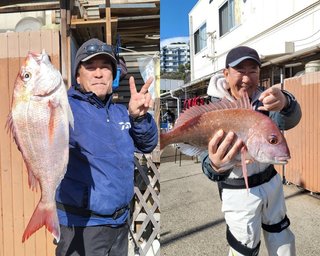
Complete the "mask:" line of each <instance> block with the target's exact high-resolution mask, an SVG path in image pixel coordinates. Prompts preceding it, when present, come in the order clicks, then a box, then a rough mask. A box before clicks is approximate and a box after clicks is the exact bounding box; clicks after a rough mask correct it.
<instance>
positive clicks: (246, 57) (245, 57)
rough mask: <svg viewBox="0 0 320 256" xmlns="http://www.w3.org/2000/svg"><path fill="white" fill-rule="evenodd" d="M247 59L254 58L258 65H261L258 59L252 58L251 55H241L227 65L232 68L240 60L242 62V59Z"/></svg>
mask: <svg viewBox="0 0 320 256" xmlns="http://www.w3.org/2000/svg"><path fill="white" fill-rule="evenodd" d="M248 59H251V60H254V61H255V62H257V64H258V65H259V66H261V63H260V61H259V60H257V59H256V58H253V57H251V56H243V57H241V58H239V59H237V60H235V61H233V62H231V63H229V64H228V67H232V68H233V67H235V66H237V65H238V64H240V62H242V61H244V60H248Z"/></svg>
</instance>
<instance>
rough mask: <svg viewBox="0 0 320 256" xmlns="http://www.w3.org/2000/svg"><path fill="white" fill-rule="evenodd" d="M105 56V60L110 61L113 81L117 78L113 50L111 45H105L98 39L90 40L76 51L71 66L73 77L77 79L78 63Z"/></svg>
mask: <svg viewBox="0 0 320 256" xmlns="http://www.w3.org/2000/svg"><path fill="white" fill-rule="evenodd" d="M97 55H105V56H106V58H108V59H110V63H111V65H112V74H113V79H115V78H116V76H117V59H116V56H115V53H114V50H113V47H112V45H109V44H106V43H104V42H102V41H100V40H99V39H96V38H92V39H90V40H88V41H86V42H84V43H83V44H82V45H81V46H80V48H79V49H78V51H77V53H76V57H75V61H74V65H73V73H72V74H73V76H74V78H75V79H76V78H77V72H78V68H79V65H80V62H85V61H87V60H89V59H91V58H93V57H94V56H97Z"/></svg>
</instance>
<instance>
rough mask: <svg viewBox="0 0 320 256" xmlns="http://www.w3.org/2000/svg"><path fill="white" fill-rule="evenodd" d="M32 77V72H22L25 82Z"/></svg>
mask: <svg viewBox="0 0 320 256" xmlns="http://www.w3.org/2000/svg"><path fill="white" fill-rule="evenodd" d="M30 79H31V73H30V72H28V71H25V72H23V73H22V80H23V81H24V82H27V81H29V80H30Z"/></svg>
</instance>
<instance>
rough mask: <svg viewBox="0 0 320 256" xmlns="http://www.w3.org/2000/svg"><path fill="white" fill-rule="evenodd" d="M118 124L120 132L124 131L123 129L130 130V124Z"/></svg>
mask: <svg viewBox="0 0 320 256" xmlns="http://www.w3.org/2000/svg"><path fill="white" fill-rule="evenodd" d="M119 124H120V125H121V131H122V130H125V129H130V128H131V124H130V122H120V123H119Z"/></svg>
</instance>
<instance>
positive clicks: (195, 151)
mask: <svg viewBox="0 0 320 256" xmlns="http://www.w3.org/2000/svg"><path fill="white" fill-rule="evenodd" d="M177 147H178V149H179V150H180V151H181V153H183V154H185V155H187V156H198V155H200V154H201V153H202V152H204V151H205V149H202V148H198V147H196V146H192V145H190V144H186V143H178V144H177Z"/></svg>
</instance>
